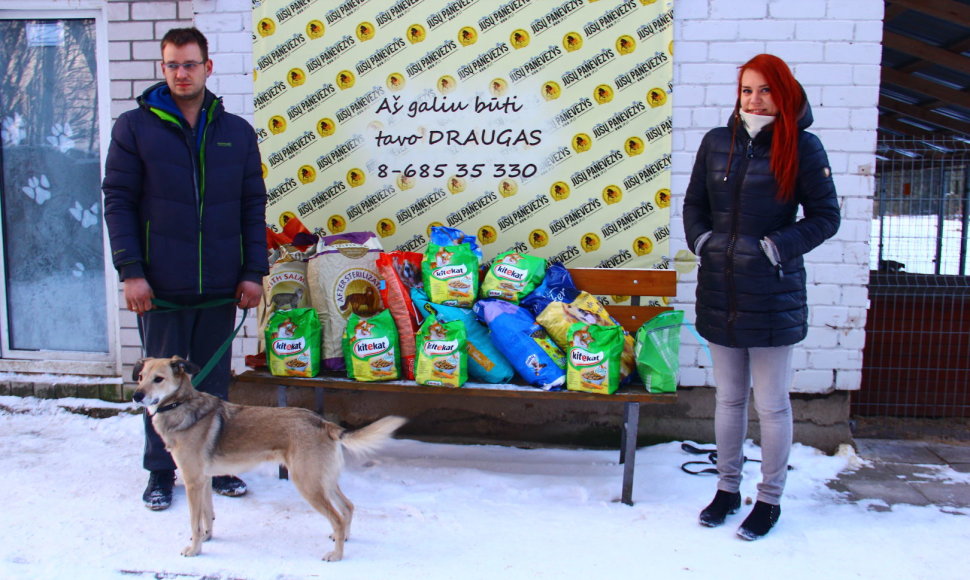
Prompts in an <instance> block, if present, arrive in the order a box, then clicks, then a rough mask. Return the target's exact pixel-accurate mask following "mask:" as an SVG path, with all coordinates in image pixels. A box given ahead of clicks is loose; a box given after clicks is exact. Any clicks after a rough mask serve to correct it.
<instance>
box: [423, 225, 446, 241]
mask: <svg viewBox="0 0 970 580" xmlns="http://www.w3.org/2000/svg"><path fill="white" fill-rule="evenodd" d="M443 225H445V224H443V223H441V222H431V223H430V224H428V229H427V230H425V231H426V232H427V234H428V237H429V238H430V237H431V229H432V228H440V227H441V226H443Z"/></svg>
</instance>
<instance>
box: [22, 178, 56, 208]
mask: <svg viewBox="0 0 970 580" xmlns="http://www.w3.org/2000/svg"><path fill="white" fill-rule="evenodd" d="M50 186H51V182H50V181H49V180H48V179H47V176H46V175H41V176H40V177H31V178H30V179H28V180H27V185H25V186H23V187H22V188H20V189H21V190H23V192H24V193H26V194H27V197H29V198H30V199H32V200H34V201H36V202H37V205H43V203H44V202H45V201H47V200H48V199H50V198H51V191H50Z"/></svg>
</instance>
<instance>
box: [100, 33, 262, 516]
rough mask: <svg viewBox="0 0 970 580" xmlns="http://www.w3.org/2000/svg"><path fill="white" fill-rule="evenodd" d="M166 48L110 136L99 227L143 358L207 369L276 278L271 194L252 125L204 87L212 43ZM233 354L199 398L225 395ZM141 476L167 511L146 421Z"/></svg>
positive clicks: (154, 505) (236, 482) (174, 43)
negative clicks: (243, 311)
mask: <svg viewBox="0 0 970 580" xmlns="http://www.w3.org/2000/svg"><path fill="white" fill-rule="evenodd" d="M161 48H162V62H161V72H162V74H163V75H164V77H165V80H164V81H163V82H159V83H157V84H155V85H154V86H151V87H149V88H148V89H146V90H145V92H144V93H142V95H141V96H139V97H138V98H137V99H136V101H137V103H138V107H137V108H135V109H133V110H131V111H127V112H125V113H123V114H122V115H121V116H120V117H119V118H118V120H117V122H116V123H115V125H114V128H113V130H112V133H111V145H110V147H109V149H108V156H107V161H106V164H105V177H104V182H103V184H102V190H103V191H104V218H105V223H106V224H107V227H108V236H109V238H110V240H111V251H112V256H113V260H114V265H115V268H116V269H117V270H118V274H119V277H120V279H121V280H122V283H123V286H124V300H125V305H126V306H127V308H128V309H129V310H131V311H133V312H135V313H136V314H137V315H138V330H139V333H140V334H141V340H142V347H143V349H144V353H145V356H149V357H170V356H174V355H179V356H181V357H183V358H186V359H188V360H191V361H193V362H195V363H196V364H197V365H199V366H200V367H203V366H205V365H206V363H208V362H209V360H210V359H212V358H214V356H215V355H216V354H217V351H218V350H219V348H220V347H221V346H222V345H223V343H225V342H226V341H227V340H228V338H229V336H230V335H231V334H232V330H233V324H234V321H235V313H236V307H237V306H238V307H239V308H253V307H255V306H256V305H257V303H258V302H259V301H260V299H261V296H262V278H263V276H264V275H266V274H267V272H268V269H269V268H268V265H267V256H266V245H265V244H266V243H265V240H266V237H265V227H266V216H265V214H266V187H265V185H264V183H263V179H262V172H261V167H260V158H259V151H258V149H257V144H256V134H255V132H254V131H253V128H252V127H251V126H250V125H249V123H247V122H246V121H245V120H243V119H242V118H240V117H238V116H236V115H232V114H230V113H228V112H226V111H225V109H224V108H223V106H222V99H220V98H219V97H216V96H215V95H214V94H212V93H211V92H210V91H209V90H207V89H206V86H205V84H206V79H207V78H208V77H209V75H211V74H212V61H211V60H209V52H208V41H207V40H206V38H205V36H204V35H203V34H202V33H201V32H199V31H198V30H197V29H195V28H175V29H172V30H169V31H168V32H167V33H166V34H165V37H164V38H162V42H161ZM156 299H157V300H158V302H159V303H162V304H164V305H165V308H162V309H160V308H158V307H157V305H156V302H155V300H156ZM230 350H231V349H227V350H226V351H225V353H224V354H223V355H222V356H221V357H220V358H219V361H218V363H216V364H215V366H214V367H213V369H212V371H211V372H210V373H209V374H208V375H207V376H206V378H205V379H204V380H203V381H202V382H201V383H200V384H199V385H197V388H198V389H199V390H200V391H204V392H207V393H211V394H213V395H215V396H217V397H220V398H222V399H226V398H227V396H228V392H229V382H230V378H231V375H230ZM162 409H164V407H163V408H162ZM162 409H159V412H163V411H162ZM144 467H145V469H147V470H148V471H149V472H150V476H149V481H148V487H147V488H146V489H145V492H144V494H143V496H142V499H143V501H144V502H145V506H146V507H148V508H149V509H152V510H163V509H166V508H167V507H169V506H170V505H171V503H172V489H173V487H174V482H175V463H174V461H173V460H172V457H171V456H170V455H169V454H168V452H167V451H165V445H164V443H163V442H162V441H161V439H160V438H159V436H158V435H157V434H156V433H155V430H154V429H153V428H152V424H151V418H150V417H148V415H147V414H146V416H145V455H144ZM212 487H213V490H215V491H216V492H217V493H221V494H223V495H228V496H239V495H242V494H244V493H246V484H245V483H243V481H242V480H240V479H238V478H236V477H234V476H229V475H224V476H217V477H213V478H212Z"/></svg>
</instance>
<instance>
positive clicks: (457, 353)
mask: <svg viewBox="0 0 970 580" xmlns="http://www.w3.org/2000/svg"><path fill="white" fill-rule="evenodd" d="M416 347H417V354H416V355H415V364H414V380H415V381H416V382H417V383H418V384H419V385H428V386H432V387H452V388H458V387H461V386H462V385H464V384H465V381H467V380H468V368H467V367H468V355H467V354H466V350H465V349H466V340H465V325H464V323H462V322H461V321H458V320H456V321H454V322H440V321H438V319H437V318H435V317H434V316H427V317H425V319H424V323H422V324H421V328H420V329H418V336H417V343H416Z"/></svg>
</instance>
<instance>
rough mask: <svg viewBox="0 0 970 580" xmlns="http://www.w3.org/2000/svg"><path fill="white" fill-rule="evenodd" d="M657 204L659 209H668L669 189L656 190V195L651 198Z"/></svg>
mask: <svg viewBox="0 0 970 580" xmlns="http://www.w3.org/2000/svg"><path fill="white" fill-rule="evenodd" d="M653 200H654V201H656V202H657V206H659V207H670V190H669V189H658V190H657V195H655V196H654V198H653Z"/></svg>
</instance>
